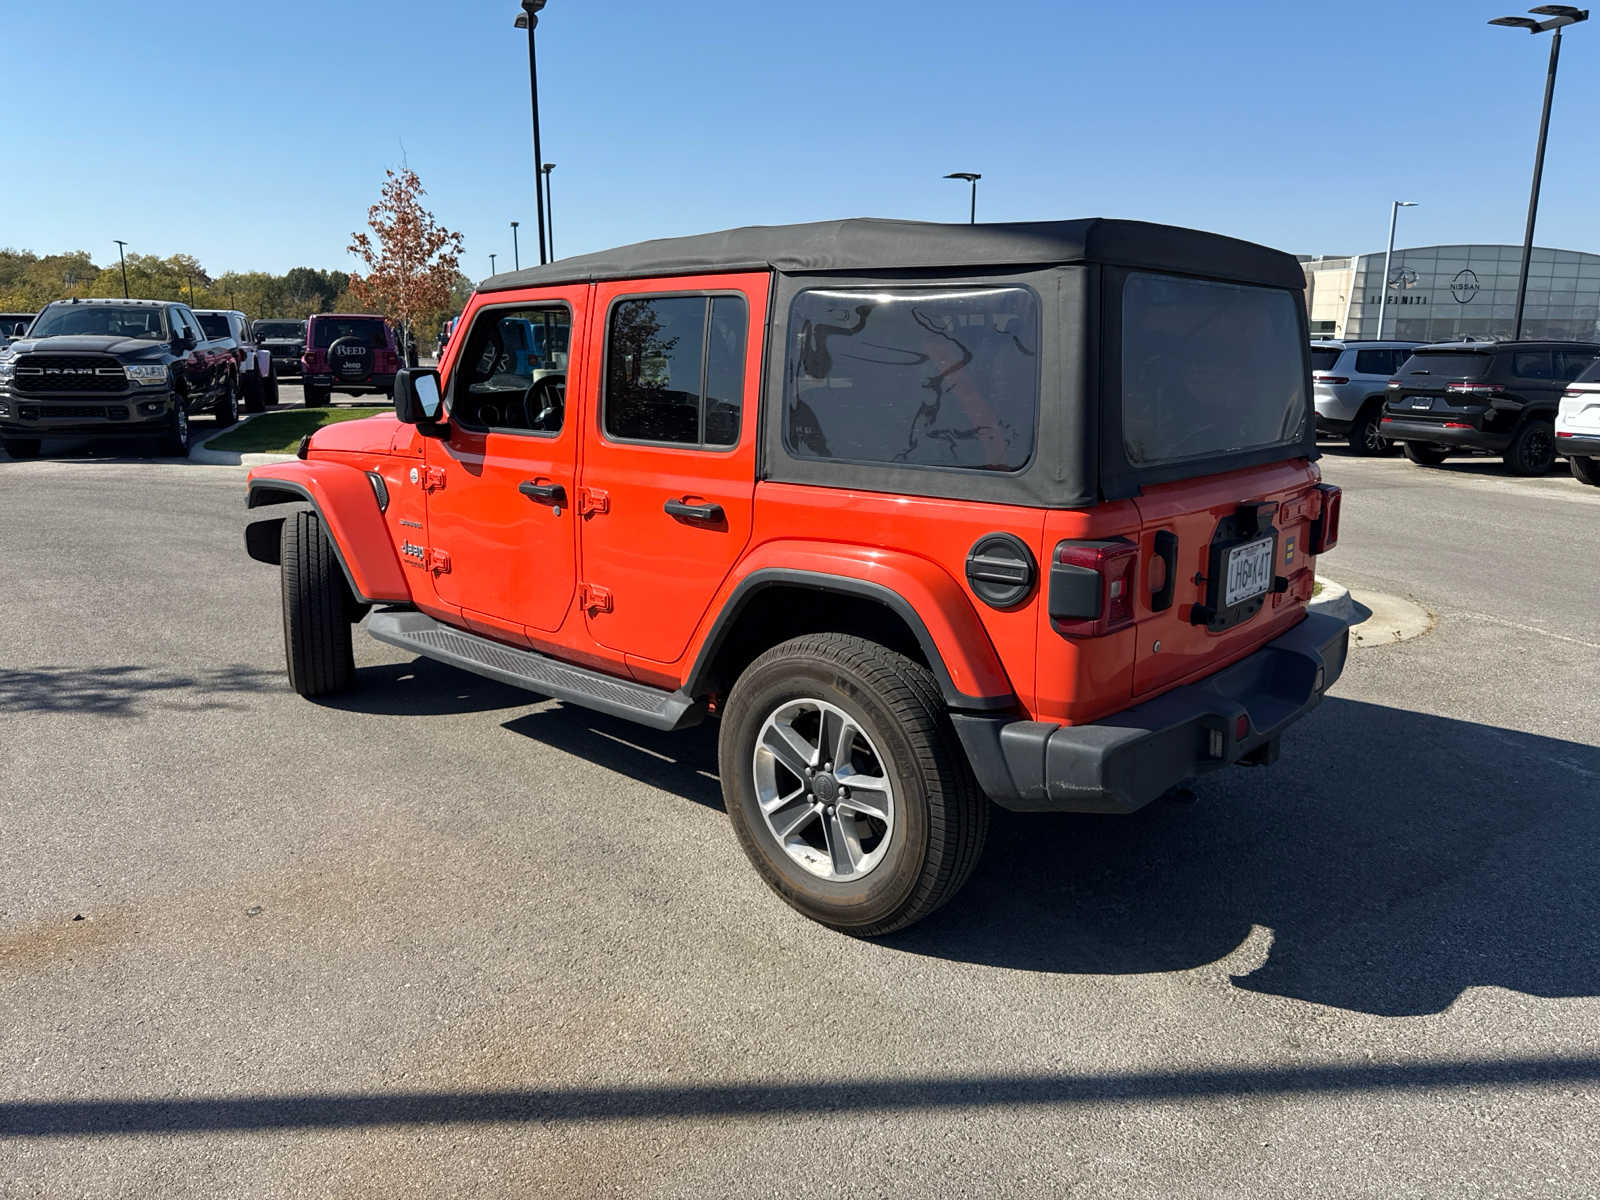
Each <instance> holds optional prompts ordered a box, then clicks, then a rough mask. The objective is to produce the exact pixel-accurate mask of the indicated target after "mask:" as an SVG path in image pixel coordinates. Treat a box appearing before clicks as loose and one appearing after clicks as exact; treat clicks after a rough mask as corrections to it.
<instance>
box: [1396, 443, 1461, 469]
mask: <svg viewBox="0 0 1600 1200" xmlns="http://www.w3.org/2000/svg"><path fill="white" fill-rule="evenodd" d="M1405 452H1406V457H1407V458H1409V459H1410V460H1411V461H1412V462H1414V463H1416V464H1417V466H1419V467H1437V466H1438V465H1439V464H1440V463H1442V462H1443V461H1444V460H1445V459H1447V458H1449V457H1450V451H1448V450H1443V449H1440V448H1439V447H1438V446H1428V445H1424V444H1423V443H1421V442H1407V443H1405Z"/></svg>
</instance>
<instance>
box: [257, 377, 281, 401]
mask: <svg viewBox="0 0 1600 1200" xmlns="http://www.w3.org/2000/svg"><path fill="white" fill-rule="evenodd" d="M261 403H263V404H265V405H266V406H267V407H268V408H277V407H278V373H277V372H276V371H272V372H269V373H268V374H267V377H266V378H265V379H263V380H262V381H261Z"/></svg>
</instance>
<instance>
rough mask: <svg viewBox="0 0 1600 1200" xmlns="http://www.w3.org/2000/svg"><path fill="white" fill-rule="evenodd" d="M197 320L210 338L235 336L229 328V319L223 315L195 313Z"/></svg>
mask: <svg viewBox="0 0 1600 1200" xmlns="http://www.w3.org/2000/svg"><path fill="white" fill-rule="evenodd" d="M195 320H197V321H199V322H200V328H201V329H204V330H205V331H206V336H207V337H208V338H225V337H232V336H233V333H232V331H231V330H229V328H228V318H227V317H225V316H224V315H223V314H222V313H195Z"/></svg>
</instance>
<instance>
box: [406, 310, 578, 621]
mask: <svg viewBox="0 0 1600 1200" xmlns="http://www.w3.org/2000/svg"><path fill="white" fill-rule="evenodd" d="M588 295H589V291H588V289H587V288H586V287H573V288H560V289H541V290H540V291H539V292H537V293H531V294H528V295H527V296H526V297H525V298H512V299H508V300H507V301H506V302H503V303H497V304H494V305H489V306H484V307H481V308H479V309H477V310H476V311H475V312H474V313H473V314H472V315H471V324H470V325H469V326H468V328H467V331H466V343H465V345H464V347H463V350H462V353H461V354H459V355H457V356H456V359H455V365H454V367H453V369H452V371H451V374H450V377H449V379H447V380H446V381H445V405H446V408H447V411H448V413H449V430H450V433H449V437H448V438H444V439H437V440H433V439H430V440H429V442H428V446H427V452H426V456H425V465H424V466H423V467H422V468H421V477H420V479H419V481H418V485H419V486H421V487H422V488H423V489H424V490H425V491H426V494H427V498H428V529H427V538H426V544H425V545H419V546H418V547H417V549H416V551H415V552H412V553H411V554H410V556H409V557H410V559H411V560H412V561H411V562H410V563H409V564H408V565H409V566H411V567H412V569H416V570H422V571H425V572H427V573H428V574H429V575H431V576H432V578H433V586H434V590H435V593H436V594H437V596H438V598H439V600H441V601H442V602H443V603H445V604H449V605H452V606H456V607H459V608H460V609H461V612H462V616H463V618H464V620H465V621H466V623H467V624H468V625H471V626H473V627H474V628H477V629H478V630H479V631H480V632H482V633H486V634H488V635H489V636H492V637H499V638H503V639H505V640H509V641H523V642H526V641H529V640H531V639H532V638H534V637H536V636H537V634H538V633H540V632H546V633H548V632H553V631H555V630H557V629H559V628H560V627H561V624H562V622H563V621H564V619H565V618H566V614H567V612H568V610H569V608H570V607H571V602H572V592H573V588H574V586H575V585H576V582H577V570H576V554H577V545H576V540H575V539H576V534H575V530H574V522H575V520H576V513H575V511H574V508H573V500H574V498H575V497H574V491H575V486H576V483H577V480H576V478H575V475H576V466H577V444H578V436H579V430H578V422H577V421H576V420H575V419H573V417H572V416H570V415H569V413H568V411H567V405H566V396H567V381H568V374H567V369H568V356H567V347H568V345H569V339H570V338H571V337H573V334H574V331H575V330H576V331H581V330H582V328H583V320H584V316H585V314H586V312H587V308H588V299H587V298H588ZM530 327H537V328H539V329H541V330H543V331H545V340H544V342H543V345H544V346H545V347H548V348H549V349H548V350H546V351H545V352H544V353H542V354H530V353H529V352H528V350H527V346H528V344H529V340H530V339H529V336H528V329H529V328H530ZM572 366H573V369H574V374H573V377H572V383H573V385H574V389H575V390H574V395H576V394H577V391H576V389H577V388H581V387H583V386H585V385H584V381H583V378H582V376H583V373H584V370H583V367H582V365H581V364H580V363H577V362H574V363H573V364H572Z"/></svg>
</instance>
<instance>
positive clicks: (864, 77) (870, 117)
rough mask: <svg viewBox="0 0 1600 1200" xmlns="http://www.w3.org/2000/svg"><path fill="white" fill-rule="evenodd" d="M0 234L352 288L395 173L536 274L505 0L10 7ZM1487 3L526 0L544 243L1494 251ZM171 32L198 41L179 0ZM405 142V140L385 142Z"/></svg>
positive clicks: (1508, 90) (178, 27)
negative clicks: (1067, 228) (707, 236)
mask: <svg viewBox="0 0 1600 1200" xmlns="http://www.w3.org/2000/svg"><path fill="white" fill-rule="evenodd" d="M6 9H7V14H6V18H5V21H4V23H3V25H0V47H3V52H4V67H3V73H0V79H3V85H0V86H3V94H4V96H5V110H6V115H7V119H6V121H5V124H4V127H3V133H0V146H3V147H4V158H3V165H0V245H6V246H14V247H18V248H25V249H32V250H36V251H39V252H54V251H61V250H69V249H80V248H81V249H86V250H88V251H90V253H91V254H92V255H93V256H94V258H95V261H97V262H100V263H102V264H104V263H107V262H110V261H114V260H115V257H116V247H115V246H114V245H113V244H112V239H113V238H117V237H121V238H125V239H126V240H127V241H128V243H129V247H130V249H132V250H136V251H139V252H143V253H151V254H160V255H167V254H172V253H176V252H178V251H188V252H192V253H194V254H196V255H197V256H198V257H199V258H200V260H201V262H203V263H204V264H205V266H206V268H207V269H208V270H209V271H211V272H212V273H213V274H220V273H221V272H223V271H225V270H230V269H233V270H251V269H263V270H272V271H283V270H285V269H287V268H289V267H291V266H296V265H307V266H322V267H342V268H346V269H348V267H349V266H350V265H351V263H350V260H349V259H348V257H347V255H346V254H345V246H346V245H347V244H348V242H349V238H350V234H351V232H352V231H353V230H355V229H357V228H359V227H362V226H363V225H364V222H365V215H366V209H367V206H368V205H369V204H370V203H372V201H373V200H374V199H376V196H377V192H378V188H379V186H380V184H381V181H382V176H383V170H384V168H385V167H390V166H395V165H398V164H399V163H400V162H401V161H402V158H404V159H405V160H407V161H409V163H410V165H411V166H412V167H413V168H414V169H415V170H416V171H417V172H418V173H419V174H420V175H421V177H422V181H423V184H424V186H425V187H426V188H427V189H428V192H429V200H428V203H429V205H430V207H431V208H432V209H433V211H434V212H435V213H436V214H437V216H438V217H439V219H440V220H441V221H442V222H443V223H445V224H446V225H447V226H449V227H450V228H452V229H459V230H460V231H462V233H463V234H465V236H466V248H467V255H466V258H465V259H464V261H463V264H462V265H463V268H464V269H465V270H466V272H467V273H468V274H469V275H471V276H473V277H475V278H476V277H479V276H482V275H485V274H487V273H488V267H489V263H488V254H489V252H490V251H495V252H496V253H498V254H499V255H500V258H499V266H500V268H501V269H502V270H503V269H505V268H506V267H508V266H509V265H510V264H511V234H510V230H509V228H508V227H507V223H508V222H509V221H510V220H511V219H512V218H516V219H519V220H521V221H522V222H523V229H522V233H523V238H522V251H523V254H522V259H523V262H524V263H525V264H526V263H527V262H529V261H530V260H536V258H537V247H536V233H535V225H534V199H533V192H532V182H531V161H532V150H531V145H530V127H529V118H528V87H527V53H526V40H525V38H524V36H523V35H522V34H521V33H520V32H518V31H516V30H514V29H513V28H512V25H511V22H512V18H513V16H514V15H515V13H516V4H515V2H514V0H497V2H495V3H486V2H484V0H451V2H448V3H440V2H439V0H432V2H430V3H422V2H420V0H386V2H384V3H377V2H375V0H319V2H309V0H279V2H278V3H274V4H271V5H259V4H255V5H251V4H245V5H230V4H221V5H217V4H211V5H202V6H189V5H156V6H150V5H133V4H130V3H122V2H118V3H112V2H109V0H77V2H75V3H72V4H54V3H21V2H20V0H19V2H17V3H14V4H13V3H7V4H6ZM1520 11H1521V8H1520V7H1518V6H1517V5H1516V4H1515V3H1512V2H1507V0H1341V2H1340V3H1337V4H1303V3H1292V2H1285V0H1274V2H1271V3H1265V2H1260V0H1236V2H1232V3H1227V4H1217V5H1212V4H1200V3H1195V2H1194V0H1145V2H1144V3H1142V4H1140V5H1138V6H1137V7H1135V6H1133V5H1126V4H1120V3H1114V2H1111V0H1107V2H1106V3H1101V4H1086V3H1078V2H1076V0H989V2H988V3H974V2H971V0H969V2H968V3H961V4H958V3H954V2H953V0H852V2H849V3H834V4H828V3H812V4H805V5H791V4H785V3H778V2H776V0H676V2H672V3H666V2H662V0H650V2H646V0H550V3H549V6H548V7H547V8H546V10H545V13H544V15H543V17H542V18H541V20H540V25H539V55H540V62H539V67H540V101H541V109H542V124H543V134H544V156H545V158H546V160H547V161H551V162H555V163H556V164H558V165H557V167H556V171H555V177H554V184H555V187H554V191H555V219H556V249H557V250H558V251H560V252H561V253H562V254H563V255H566V254H572V253H578V252H581V251H586V250H594V249H600V248H603V247H606V246H610V245H617V244H620V243H624V242H629V241H636V240H640V239H643V238H649V237H658V236H666V235H672V234H682V233H694V232H700V231H704V230H709V229H718V228H724V227H728V226H733V225H743V224H764V223H774V222H786V221H802V220H813V219H824V218H833V217H846V216H895V217H911V218H922V219H929V220H964V219H965V217H966V204H967V193H966V187H965V185H964V184H959V183H955V182H949V181H946V180H943V179H941V178H940V176H941V175H943V174H944V173H945V172H948V171H958V170H969V171H981V172H982V173H983V176H984V178H983V182H982V183H981V184H979V190H978V213H979V218H980V219H987V220H1028V219H1047V218H1057V217H1078V216H1120V217H1135V218H1142V219H1148V220H1155V221H1165V222H1171V223H1173V224H1179V225H1189V226H1194V227H1197V228H1201V229H1211V230H1216V231H1219V232H1224V233H1229V234H1234V235H1237V236H1240V237H1246V238H1252V239H1254V240H1257V241H1261V242H1265V243H1267V244H1269V245H1274V246H1278V247H1281V248H1283V249H1286V250H1291V251H1295V252H1301V253H1352V252H1362V251H1369V250H1374V249H1381V247H1382V243H1383V240H1384V237H1385V235H1386V233H1387V221H1388V214H1389V201H1390V200H1391V199H1396V198H1399V199H1408V200H1416V201H1420V202H1421V204H1422V207H1420V208H1416V209H1410V210H1407V211H1406V212H1404V213H1403V214H1402V215H1401V226H1400V229H1401V233H1400V239H1399V244H1401V245H1428V244H1434V243H1448V242H1518V241H1520V240H1521V237H1522V223H1523V217H1524V211H1525V205H1526V203H1527V186H1528V174H1529V169H1530V167H1531V163H1532V155H1533V143H1534V137H1535V134H1536V132H1537V127H1538V115H1539V102H1540V97H1541V94H1542V89H1543V86H1544V75H1545V61H1546V60H1545V56H1546V54H1547V53H1548V46H1549V35H1541V36H1539V37H1537V38H1535V37H1530V36H1528V35H1527V34H1524V33H1521V32H1519V31H1514V30H1509V29H1500V28H1491V27H1489V26H1488V25H1486V24H1485V23H1484V22H1485V21H1486V20H1487V19H1488V18H1490V17H1494V16H1499V15H1501V14H1502V13H1507V12H1509V13H1515V12H1520ZM190 13H193V14H194V17H195V23H194V24H193V25H192V26H187V25H182V24H180V23H179V14H183V15H187V14H190ZM1597 130H1600V19H1597V20H1595V21H1593V22H1591V23H1589V24H1587V25H1582V26H1579V27H1578V28H1577V29H1576V30H1574V31H1572V32H1571V33H1570V34H1569V35H1568V37H1567V39H1566V44H1565V47H1564V50H1563V62H1562V72H1561V77H1560V82H1559V86H1558V89H1557V95H1556V113H1555V118H1554V121H1553V122H1552V126H1551V131H1550V149H1549V157H1548V161H1547V164H1546V169H1545V180H1544V199H1543V203H1542V205H1541V215H1540V223H1539V233H1538V241H1539V243H1540V244H1541V245H1551V246H1558V247H1563V248H1568V249H1579V250H1590V251H1600V220H1597V215H1596V214H1597V212H1600V204H1597V201H1600V155H1597V154H1596V147H1597V142H1600V138H1597ZM402 147H403V148H402Z"/></svg>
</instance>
